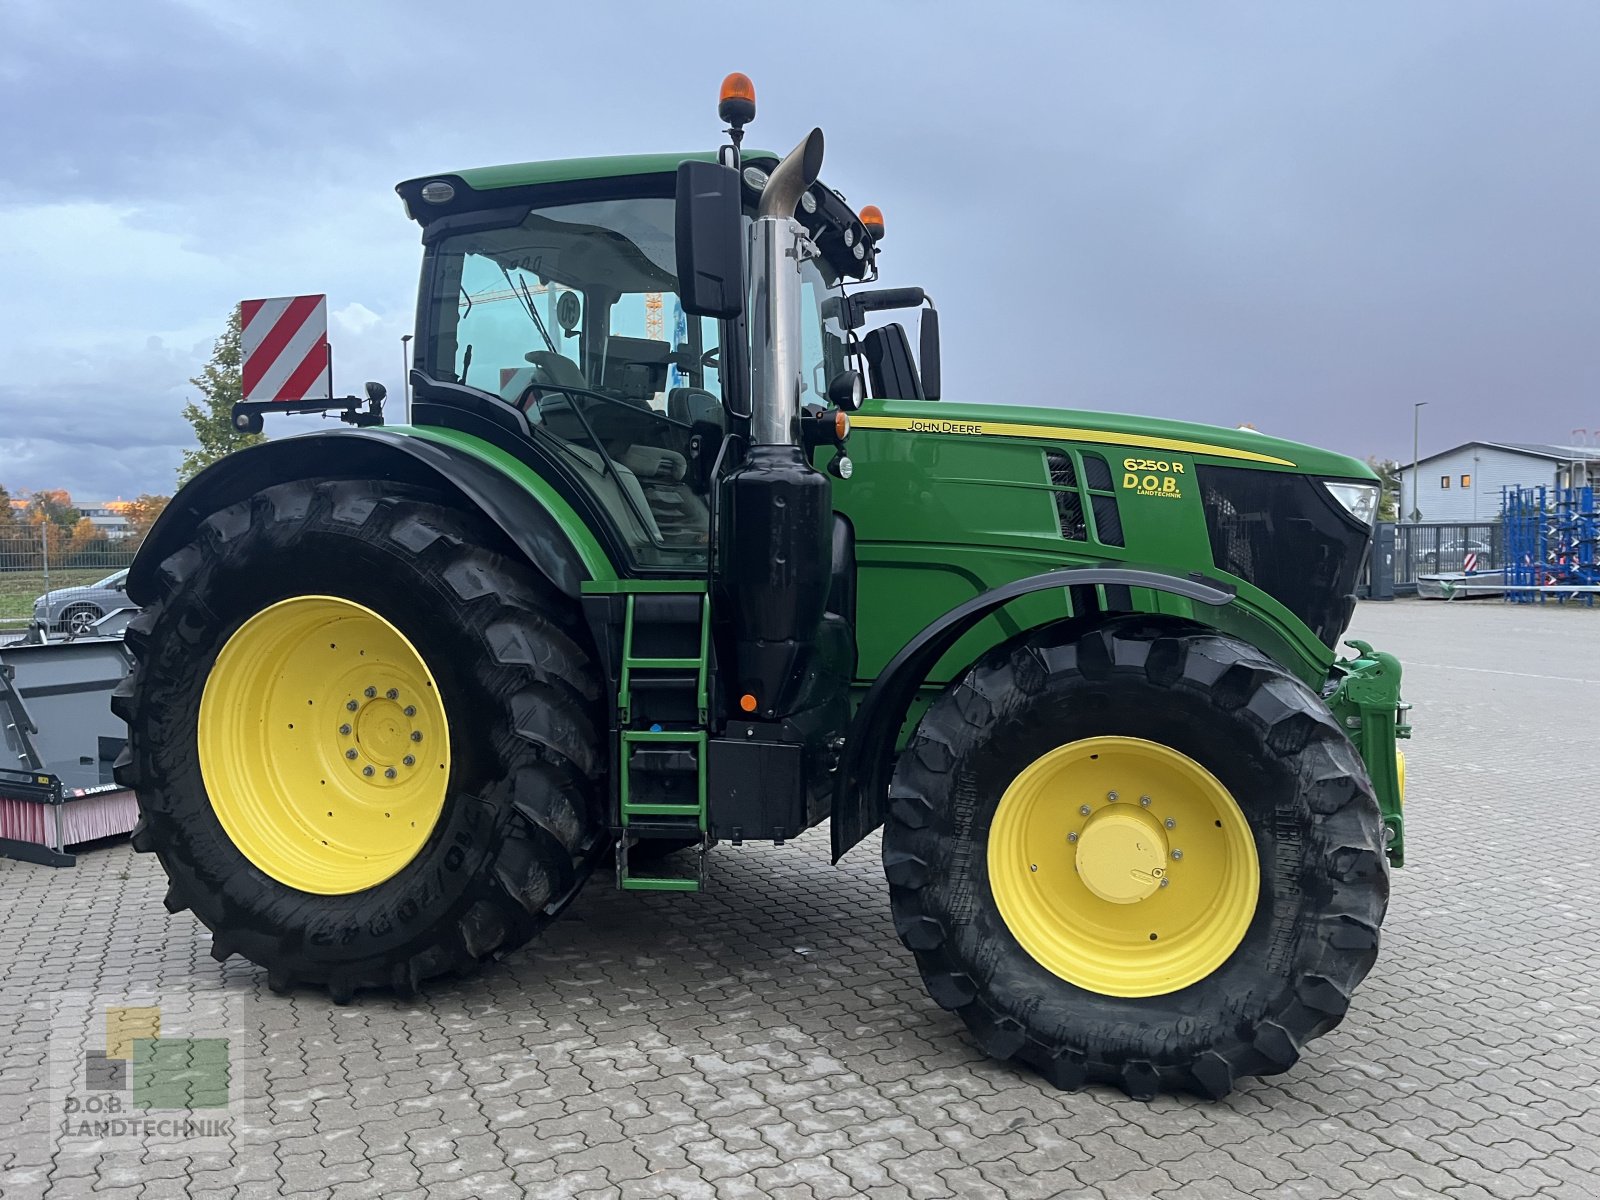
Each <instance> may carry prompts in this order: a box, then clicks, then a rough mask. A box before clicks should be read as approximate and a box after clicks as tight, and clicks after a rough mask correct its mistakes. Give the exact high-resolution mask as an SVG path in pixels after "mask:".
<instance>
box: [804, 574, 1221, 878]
mask: <svg viewBox="0 0 1600 1200" xmlns="http://www.w3.org/2000/svg"><path fill="white" fill-rule="evenodd" d="M1095 586H1103V587H1106V588H1108V589H1109V588H1118V587H1125V588H1149V589H1151V590H1153V591H1157V592H1167V593H1169V594H1171V595H1175V596H1182V597H1184V598H1185V599H1188V600H1193V601H1195V602H1196V603H1199V604H1206V605H1210V606H1213V607H1221V606H1223V605H1226V604H1231V603H1232V602H1233V600H1234V590H1233V588H1232V587H1230V586H1229V585H1227V584H1224V583H1219V582H1218V581H1216V580H1213V579H1208V578H1206V577H1205V576H1203V575H1200V574H1198V573H1196V574H1193V575H1187V576H1185V575H1172V574H1169V573H1167V572H1165V571H1161V570H1158V569H1155V568H1146V567H1072V568H1067V569H1064V570H1060V571H1048V572H1046V573H1044V574H1042V575H1030V576H1028V577H1027V578H1026V579H1018V580H1015V581H1013V582H1011V583H1007V584H1004V585H1002V586H1000V587H997V588H993V589H991V590H990V591H987V592H984V593H983V594H982V595H981V596H976V597H974V598H973V599H971V600H968V601H967V602H966V603H965V604H960V605H957V606H956V607H955V608H953V609H951V610H950V611H949V612H947V613H945V614H944V616H942V617H940V618H939V619H938V620H936V621H934V622H933V623H932V624H931V625H929V626H928V627H927V628H926V629H924V630H923V631H922V632H921V633H919V634H917V636H916V637H914V638H912V639H911V640H910V641H909V642H907V643H906V645H905V647H904V648H903V649H902V650H901V651H900V653H899V654H897V655H895V656H894V659H893V660H892V661H891V662H890V663H889V665H888V666H886V667H885V668H884V669H883V671H882V673H880V674H879V676H878V678H877V680H876V681H875V682H874V683H873V685H872V687H871V688H870V689H869V690H868V692H867V695H866V698H865V699H864V700H862V702H861V707H860V708H858V709H857V710H856V715H855V719H854V720H853V721H852V722H851V725H850V733H849V736H848V738H847V739H846V741H845V750H844V755H843V757H842V759H841V761H840V764H839V776H838V782H837V783H836V784H835V785H834V795H833V861H834V862H838V861H839V859H840V858H842V857H843V856H844V855H845V854H846V853H847V852H848V851H849V850H850V848H851V847H852V846H854V845H855V844H856V843H857V842H859V841H860V840H861V839H862V838H864V837H866V836H867V834H869V833H871V832H872V831H873V830H874V829H876V828H878V826H880V825H882V824H883V818H884V812H885V809H886V807H887V804H888V798H889V778H890V774H891V772H892V768H893V760H894V749H895V741H896V739H897V737H898V736H899V733H900V729H901V727H902V726H903V725H904V724H905V720H906V714H907V713H908V712H909V711H910V709H911V704H912V701H913V700H915V699H916V695H917V689H918V688H919V687H921V686H922V684H923V682H924V681H926V679H927V678H928V675H929V674H930V673H931V672H932V671H933V669H934V667H935V666H936V665H937V664H938V662H939V660H940V659H941V658H943V657H944V656H945V654H946V653H948V652H949V651H950V649H951V648H952V647H953V646H954V645H955V644H956V643H957V642H958V641H960V640H961V638H962V636H963V635H964V634H966V633H967V632H968V631H969V630H971V629H973V628H974V627H976V626H977V624H978V623H979V622H980V621H982V620H984V619H985V618H986V617H989V616H991V615H993V614H994V613H995V612H996V611H997V610H998V609H1000V608H1001V607H1003V606H1004V605H1006V604H1009V603H1010V602H1011V601H1013V600H1015V599H1017V598H1018V597H1020V596H1027V595H1030V594H1032V593H1034V592H1043V591H1048V590H1050V589H1058V588H1078V587H1095Z"/></svg>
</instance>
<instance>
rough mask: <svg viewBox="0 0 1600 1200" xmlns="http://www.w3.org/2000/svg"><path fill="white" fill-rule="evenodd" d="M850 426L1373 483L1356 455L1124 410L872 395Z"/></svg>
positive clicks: (1364, 465) (1237, 430)
mask: <svg viewBox="0 0 1600 1200" xmlns="http://www.w3.org/2000/svg"><path fill="white" fill-rule="evenodd" d="M851 423H852V425H854V426H855V427H856V428H859V429H897V430H904V431H907V432H912V433H943V434H953V435H957V436H966V437H1010V438H1018V437H1020V438H1030V439H1037V440H1040V441H1063V442H1088V443H1098V444H1101V445H1105V446H1110V447H1124V448H1126V449H1128V450H1136V451H1144V452H1155V453H1157V454H1160V453H1162V452H1165V453H1168V454H1185V455H1194V456H1197V457H1200V458H1209V459H1214V460H1216V461H1218V462H1220V463H1228V464H1231V465H1235V466H1251V467H1260V468H1262V469H1265V470H1275V471H1294V472H1297V473H1301V474H1307V475H1317V476H1320V477H1323V478H1330V479H1357V480H1362V481H1363V482H1376V480H1377V476H1376V475H1375V474H1373V471H1372V468H1371V467H1369V466H1367V464H1366V463H1364V462H1362V461H1361V460H1360V459H1357V458H1350V457H1348V456H1346V455H1343V454H1336V453H1334V452H1333V451H1331V450H1321V449H1318V448H1317V447H1315V446H1308V445H1305V444H1304V443H1302V442H1291V441H1286V440H1284V439H1283V438H1275V437H1269V436H1267V435H1266V434H1262V433H1257V432H1256V431H1255V430H1253V429H1226V428H1223V427H1221V426H1218V425H1200V424H1197V423H1195V422H1191V421H1167V420H1160V419H1157V418H1153V417H1139V416H1131V415H1127V414H1123V413H1107V412H1090V411H1084V410H1079V409H1063V408H1033V407H1026V406H1023V405H1014V404H949V403H945V402H940V403H938V404H930V403H927V402H926V401H916V400H874V401H869V402H868V403H867V405H866V407H865V408H863V409H862V411H861V412H860V413H859V414H858V415H857V416H855V417H854V418H853V419H852V422H851Z"/></svg>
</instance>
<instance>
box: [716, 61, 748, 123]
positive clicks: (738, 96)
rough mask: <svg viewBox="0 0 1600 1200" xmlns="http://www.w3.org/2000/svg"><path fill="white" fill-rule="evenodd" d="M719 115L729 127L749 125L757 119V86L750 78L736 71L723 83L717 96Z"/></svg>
mask: <svg viewBox="0 0 1600 1200" xmlns="http://www.w3.org/2000/svg"><path fill="white" fill-rule="evenodd" d="M717 115H718V116H719V117H721V118H722V119H723V120H724V121H726V122H727V123H728V124H729V125H732V126H735V127H738V126H740V125H748V124H749V123H750V122H751V121H754V120H755V119H756V85H755V84H753V83H751V82H750V76H748V75H746V74H744V73H743V72H742V71H734V72H733V73H732V74H730V75H729V76H728V77H727V78H726V79H724V80H723V81H722V91H721V92H720V93H719V94H718V96H717Z"/></svg>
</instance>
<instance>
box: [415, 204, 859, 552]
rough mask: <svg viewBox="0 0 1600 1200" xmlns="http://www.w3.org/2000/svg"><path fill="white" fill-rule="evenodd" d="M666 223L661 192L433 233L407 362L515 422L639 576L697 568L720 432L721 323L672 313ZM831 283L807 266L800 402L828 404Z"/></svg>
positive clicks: (835, 352) (834, 361)
mask: <svg viewBox="0 0 1600 1200" xmlns="http://www.w3.org/2000/svg"><path fill="white" fill-rule="evenodd" d="M673 223H674V205H673V200H672V199H671V197H668V196H659V197H642V198H641V197H629V198H625V199H614V200H588V201H583V202H580V203H574V204H562V205H552V206H547V207H541V208H536V209H533V210H532V211H531V212H530V213H529V214H528V216H527V217H526V218H525V219H524V220H522V221H521V222H520V223H518V224H515V225H509V226H506V227H503V228H495V229H485V230H479V231H474V232H469V233H460V234H455V235H452V236H448V237H446V238H445V239H443V240H442V241H441V242H440V243H439V244H438V246H437V247H436V249H435V254H434V263H433V265H432V269H431V271H430V274H429V278H430V280H431V290H432V294H431V296H430V298H429V303H430V304H431V306H432V309H433V311H432V314H431V318H432V319H431V321H430V322H429V331H430V336H429V341H428V342H427V344H425V345H424V346H423V347H422V354H421V356H420V358H421V361H420V363H419V365H420V366H421V367H422V369H423V370H424V371H425V372H426V373H427V374H428V375H430V376H431V377H433V378H434V379H438V380H443V381H446V382H452V383H462V384H466V385H468V386H470V387H473V388H476V389H479V390H481V391H485V392H489V393H491V394H493V395H495V396H497V397H499V398H500V400H501V401H503V402H504V403H506V404H508V405H511V406H513V407H515V408H517V409H519V410H520V411H522V412H523V413H524V414H526V416H527V418H528V421H529V424H530V425H531V426H532V427H533V429H534V433H535V437H536V438H538V439H540V440H541V441H544V442H546V443H547V444H549V445H551V446H553V447H554V448H555V449H556V452H557V453H558V454H560V455H561V456H562V457H563V458H564V460H565V461H566V462H567V463H568V464H569V466H571V467H572V468H573V469H574V471H575V473H576V474H577V475H578V476H579V478H581V479H582V480H583V482H584V484H585V486H586V487H588V488H589V489H590V490H591V491H592V492H593V493H594V494H595V495H596V496H597V497H598V498H599V500H600V501H601V503H602V506H603V507H604V509H605V510H606V512H607V513H608V514H609V515H610V516H611V517H612V519H613V521H614V522H615V524H616V527H617V529H618V530H619V532H620V533H621V534H622V537H623V541H624V542H625V543H626V544H627V546H628V547H629V549H630V552H631V553H632V554H633V557H634V560H635V562H636V563H637V564H639V565H642V566H663V567H665V566H671V567H682V566H684V565H687V564H689V563H694V562H704V561H705V556H706V546H707V537H708V532H709V524H710V522H709V509H708V507H707V496H708V488H709V486H710V474H711V467H712V464H713V462H714V460H715V457H716V453H717V450H718V449H719V447H720V445H721V440H722V430H723V426H724V418H723V408H722V381H721V377H720V374H719V367H720V363H721V358H720V355H719V353H718V330H719V325H718V323H717V322H716V321H715V320H712V319H711V318H708V317H691V316H689V315H688V314H686V313H685V312H684V311H683V308H682V306H681V305H680V304H679V302H678V293H677V278H676V276H675V274H674V272H675V264H676V257H675V250H674V245H673ZM834 282H835V279H834V278H833V276H832V275H831V273H830V272H829V270H828V268H827V266H826V264H825V263H819V262H809V263H807V264H806V268H805V275H804V277H803V284H802V318H801V321H802V329H803V334H802V362H803V373H802V386H803V389H804V394H803V395H802V397H801V399H802V403H815V404H825V403H826V395H827V385H828V380H829V379H831V378H832V377H833V376H834V375H835V374H837V372H839V371H840V370H843V369H844V364H845V340H844V339H845V334H844V330H843V328H842V327H841V326H840V325H839V323H838V322H837V321H836V320H833V319H831V318H824V316H823V311H824V310H823V300H824V299H825V298H826V297H827V294H828V291H829V288H830V287H831V286H832V285H833V283H834Z"/></svg>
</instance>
